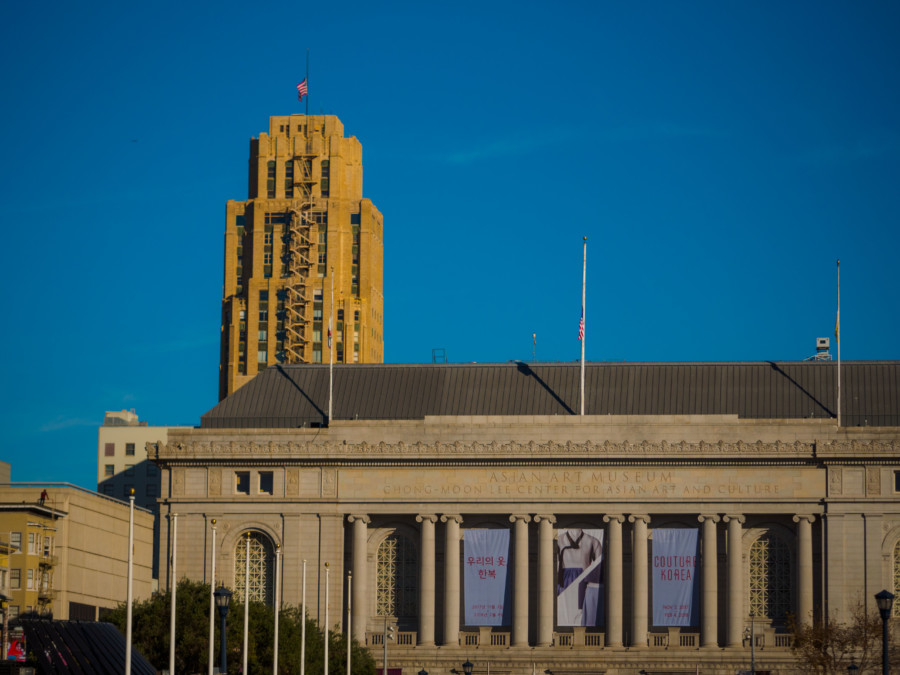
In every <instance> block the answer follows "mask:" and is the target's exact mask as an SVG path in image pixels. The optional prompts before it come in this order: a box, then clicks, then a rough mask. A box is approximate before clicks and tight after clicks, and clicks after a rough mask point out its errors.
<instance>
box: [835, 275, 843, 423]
mask: <svg viewBox="0 0 900 675" xmlns="http://www.w3.org/2000/svg"><path fill="white" fill-rule="evenodd" d="M834 338H835V339H836V340H837V425H838V429H840V427H841V261H840V260H838V261H837V319H836V320H835V322H834Z"/></svg>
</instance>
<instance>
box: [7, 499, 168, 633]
mask: <svg viewBox="0 0 900 675" xmlns="http://www.w3.org/2000/svg"><path fill="white" fill-rule="evenodd" d="M44 490H46V491H47V498H46V499H45V500H44V502H43V504H42V503H41V493H42V492H43V491H44ZM128 520H129V504H128V503H123V502H122V501H119V500H115V499H111V498H109V497H105V496H103V495H100V494H97V493H95V492H91V491H90V490H85V489H84V488H80V487H76V486H74V485H69V484H67V483H4V484H0V532H3V533H8V537H9V550H10V553H9V556H8V570H9V594H8V596H9V598H10V599H9V602H8V607H9V618H10V619H14V618H16V617H18V616H19V615H22V614H38V615H41V616H52V617H53V618H55V619H83V620H95V619H96V618H97V616H98V612H99V611H100V610H102V609H104V608H105V609H112V608H114V607H115V606H116V605H117V604H118V603H120V602H124V600H125V593H126V581H127V561H128ZM134 537H135V539H134V541H135V546H134V552H135V558H134V589H135V591H134V592H135V597H136V598H138V597H140V598H147V597H149V596H150V592H151V590H152V556H153V514H152V513H150V512H149V511H147V510H146V509H142V508H140V507H136V508H135V514H134ZM4 538H5V537H4Z"/></svg>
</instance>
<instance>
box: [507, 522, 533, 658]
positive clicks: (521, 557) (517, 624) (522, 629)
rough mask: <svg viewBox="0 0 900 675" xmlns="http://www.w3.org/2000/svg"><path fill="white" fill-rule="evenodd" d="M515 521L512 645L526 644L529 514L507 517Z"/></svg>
mask: <svg viewBox="0 0 900 675" xmlns="http://www.w3.org/2000/svg"><path fill="white" fill-rule="evenodd" d="M509 522H511V523H515V531H516V549H515V550H516V568H515V570H513V625H512V646H513V647H527V646H528V523H529V522H531V516H523V515H515V516H510V517H509Z"/></svg>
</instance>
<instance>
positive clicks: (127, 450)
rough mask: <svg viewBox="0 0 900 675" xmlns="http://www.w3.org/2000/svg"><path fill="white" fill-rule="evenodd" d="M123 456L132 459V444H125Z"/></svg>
mask: <svg viewBox="0 0 900 675" xmlns="http://www.w3.org/2000/svg"><path fill="white" fill-rule="evenodd" d="M125 455H126V456H128V457H134V443H126V444H125Z"/></svg>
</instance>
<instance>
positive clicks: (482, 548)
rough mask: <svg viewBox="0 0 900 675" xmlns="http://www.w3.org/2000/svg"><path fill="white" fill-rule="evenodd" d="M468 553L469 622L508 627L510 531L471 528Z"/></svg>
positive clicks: (466, 546)
mask: <svg viewBox="0 0 900 675" xmlns="http://www.w3.org/2000/svg"><path fill="white" fill-rule="evenodd" d="M464 553H465V555H464V559H463V566H464V568H465V572H464V573H463V581H464V588H465V599H466V617H465V618H466V625H467V626H508V625H509V624H510V617H511V613H510V603H509V597H508V596H509V588H508V585H507V580H508V575H507V570H508V569H509V530H508V529H499V530H486V529H467V530H466V531H465V548H464Z"/></svg>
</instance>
